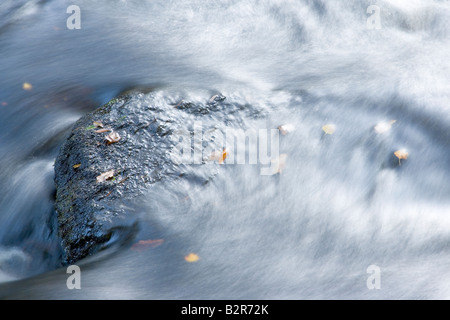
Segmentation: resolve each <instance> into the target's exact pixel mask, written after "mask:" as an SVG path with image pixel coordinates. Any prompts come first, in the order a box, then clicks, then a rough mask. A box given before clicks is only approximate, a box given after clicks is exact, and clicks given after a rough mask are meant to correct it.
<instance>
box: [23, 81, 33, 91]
mask: <svg viewBox="0 0 450 320" xmlns="http://www.w3.org/2000/svg"><path fill="white" fill-rule="evenodd" d="M22 88H23V90H27V91H30V90H31V89H33V86H32V85H31V84H29V83H28V82H25V83H24V84H23V85H22Z"/></svg>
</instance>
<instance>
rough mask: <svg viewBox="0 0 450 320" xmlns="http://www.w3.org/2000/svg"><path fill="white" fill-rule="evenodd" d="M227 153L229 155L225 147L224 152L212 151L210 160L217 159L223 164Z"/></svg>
mask: <svg viewBox="0 0 450 320" xmlns="http://www.w3.org/2000/svg"><path fill="white" fill-rule="evenodd" d="M227 155H228V153H227V150H226V149H225V148H224V149H223V150H222V152H219V151H214V152H212V153H211V155H210V156H209V160H212V161H214V160H217V161H218V162H219V163H220V164H222V163H223V162H224V161H225V159H226V158H227Z"/></svg>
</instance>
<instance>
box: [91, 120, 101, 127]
mask: <svg viewBox="0 0 450 320" xmlns="http://www.w3.org/2000/svg"><path fill="white" fill-rule="evenodd" d="M93 124H94V126H95V127H96V128H103V123H102V122H101V121H94V123H93Z"/></svg>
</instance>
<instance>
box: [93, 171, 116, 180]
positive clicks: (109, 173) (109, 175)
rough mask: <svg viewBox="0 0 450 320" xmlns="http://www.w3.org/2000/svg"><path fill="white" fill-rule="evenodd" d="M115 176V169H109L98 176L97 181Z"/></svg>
mask: <svg viewBox="0 0 450 320" xmlns="http://www.w3.org/2000/svg"><path fill="white" fill-rule="evenodd" d="M111 178H114V170H109V171H106V172H104V173H102V174H101V175H99V176H98V177H97V182H99V183H100V182H105V181H106V180H108V179H111Z"/></svg>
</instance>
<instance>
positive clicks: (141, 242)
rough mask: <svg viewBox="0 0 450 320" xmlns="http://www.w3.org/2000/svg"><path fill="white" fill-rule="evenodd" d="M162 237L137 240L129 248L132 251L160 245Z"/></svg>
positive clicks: (162, 240)
mask: <svg viewBox="0 0 450 320" xmlns="http://www.w3.org/2000/svg"><path fill="white" fill-rule="evenodd" d="M163 242H164V239H154V240H152V239H149V240H139V241H138V242H136V243H134V244H133V245H132V246H131V250H133V251H143V250H147V249H152V248H156V247H157V246H160V245H162V244H163Z"/></svg>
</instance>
